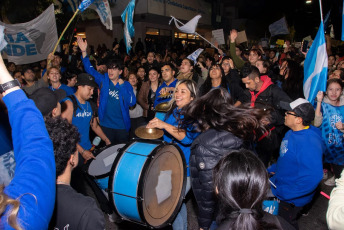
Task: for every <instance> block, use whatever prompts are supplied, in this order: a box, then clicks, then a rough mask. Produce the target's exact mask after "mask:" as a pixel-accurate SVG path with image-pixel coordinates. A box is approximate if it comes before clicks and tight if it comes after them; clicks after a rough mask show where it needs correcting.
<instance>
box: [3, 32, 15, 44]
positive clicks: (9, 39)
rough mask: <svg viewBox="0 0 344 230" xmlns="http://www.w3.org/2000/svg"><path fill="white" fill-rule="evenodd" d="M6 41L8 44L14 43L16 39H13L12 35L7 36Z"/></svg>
mask: <svg viewBox="0 0 344 230" xmlns="http://www.w3.org/2000/svg"><path fill="white" fill-rule="evenodd" d="M5 40H6V41H7V42H8V43H14V39H13V36H12V34H5Z"/></svg>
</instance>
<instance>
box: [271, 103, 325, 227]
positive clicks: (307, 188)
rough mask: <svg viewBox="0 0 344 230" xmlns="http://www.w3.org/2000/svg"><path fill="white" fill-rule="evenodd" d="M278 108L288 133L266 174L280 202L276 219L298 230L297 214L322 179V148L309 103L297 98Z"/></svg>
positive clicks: (309, 200) (310, 197) (312, 109)
mask: <svg viewBox="0 0 344 230" xmlns="http://www.w3.org/2000/svg"><path fill="white" fill-rule="evenodd" d="M280 105H281V108H282V109H285V110H287V111H286V112H285V121H284V124H285V125H286V126H288V127H289V128H290V129H291V130H289V131H288V132H287V133H286V134H285V136H284V138H283V141H282V143H281V148H280V156H279V158H278V160H277V163H276V164H273V165H272V166H270V168H269V169H268V171H269V172H270V173H271V174H273V176H272V177H271V182H272V183H273V185H272V186H271V191H272V193H273V194H274V195H275V196H276V197H277V198H278V199H280V201H281V202H280V205H279V210H278V215H279V216H281V217H283V218H284V219H286V220H287V221H288V222H289V223H290V224H292V225H293V226H294V227H295V228H296V229H298V225H297V218H298V217H299V214H300V211H301V210H302V208H303V207H304V206H305V205H306V204H308V203H310V202H311V201H312V198H313V196H314V193H315V189H316V188H317V186H318V184H319V183H320V181H321V180H322V177H323V167H322V155H323V153H324V151H325V145H324V142H323V140H322V137H321V132H320V130H319V129H317V128H315V127H314V126H312V125H310V124H311V122H312V121H313V120H314V116H315V111H314V108H313V106H312V105H311V103H309V102H308V101H307V100H305V99H303V98H299V99H297V100H295V101H293V102H291V103H287V102H281V103H280Z"/></svg>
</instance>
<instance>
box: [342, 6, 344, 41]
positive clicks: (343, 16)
mask: <svg viewBox="0 0 344 230" xmlns="http://www.w3.org/2000/svg"><path fill="white" fill-rule="evenodd" d="M342 41H344V0H343V10H342Z"/></svg>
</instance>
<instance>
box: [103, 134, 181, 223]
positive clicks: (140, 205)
mask: <svg viewBox="0 0 344 230" xmlns="http://www.w3.org/2000/svg"><path fill="white" fill-rule="evenodd" d="M134 142H140V143H150V144H157V145H158V146H157V147H155V148H154V150H153V151H152V152H151V154H150V155H151V156H155V155H156V153H157V152H158V150H160V149H161V147H160V146H161V145H162V146H166V145H173V146H174V147H175V148H177V150H178V151H179V153H181V154H180V155H181V158H182V162H183V168H184V177H183V185H182V191H181V196H180V197H179V200H178V202H177V205H176V208H175V210H174V211H173V213H172V215H171V216H170V217H169V218H168V219H167V220H166V221H165V222H164V223H163V224H161V225H159V226H152V225H151V224H149V223H148V222H147V220H146V218H145V216H144V213H143V201H142V200H141V199H136V204H137V207H138V213H139V216H140V218H141V221H142V222H138V221H135V220H131V219H127V218H125V217H123V216H122V215H121V214H120V213H119V212H118V210H117V208H116V206H115V201H114V198H113V194H112V191H111V190H112V188H111V187H112V184H113V180H114V172H115V169H116V168H117V164H118V162H119V160H120V159H121V158H122V155H123V153H124V150H125V149H127V148H128V147H129V146H130V145H132V144H133V143H134ZM151 160H152V159H151V158H148V157H147V159H146V161H145V163H144V164H143V166H142V170H141V172H140V176H139V181H138V186H137V187H138V189H137V191H136V193H137V198H139V197H140V198H142V196H143V186H142V184H143V182H144V177H143V176H141V174H142V172H144V170H147V168H148V167H149V163H150V162H151ZM109 173H110V176H109V182H108V191H107V192H108V197H109V202H110V206H111V207H112V208H113V210H114V212H115V213H116V214H117V215H118V216H120V217H121V218H122V219H125V220H128V221H130V222H133V223H137V224H140V225H143V226H150V227H153V228H156V229H158V228H163V227H166V226H167V225H170V224H171V223H172V221H173V220H174V219H175V217H176V216H177V214H178V212H179V209H180V207H181V206H182V204H183V200H184V198H185V189H186V177H187V167H186V160H185V156H184V153H183V151H182V150H181V148H180V147H179V146H178V145H177V144H175V143H167V142H165V141H161V140H150V139H133V140H131V141H129V142H128V143H127V144H126V145H125V146H123V147H122V148H121V149H120V151H119V152H118V154H117V156H116V158H115V160H114V162H113V164H112V166H111V170H110V172H109Z"/></svg>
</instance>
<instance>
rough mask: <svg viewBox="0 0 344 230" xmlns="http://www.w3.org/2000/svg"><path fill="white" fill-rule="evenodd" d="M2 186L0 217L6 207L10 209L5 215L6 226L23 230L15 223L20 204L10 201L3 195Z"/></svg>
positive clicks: (2, 189)
mask: <svg viewBox="0 0 344 230" xmlns="http://www.w3.org/2000/svg"><path fill="white" fill-rule="evenodd" d="M4 188H5V186H4V185H0V216H1V217H2V216H3V215H4V212H5V210H6V208H7V206H8V205H11V206H12V207H11V208H10V210H9V211H8V214H7V216H8V217H7V222H8V224H9V225H10V226H11V227H12V228H14V229H15V230H23V229H22V228H21V227H20V225H19V224H18V221H17V215H18V212H19V206H20V202H19V201H18V200H14V199H11V198H10V197H8V196H7V195H6V194H5V193H4Z"/></svg>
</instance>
